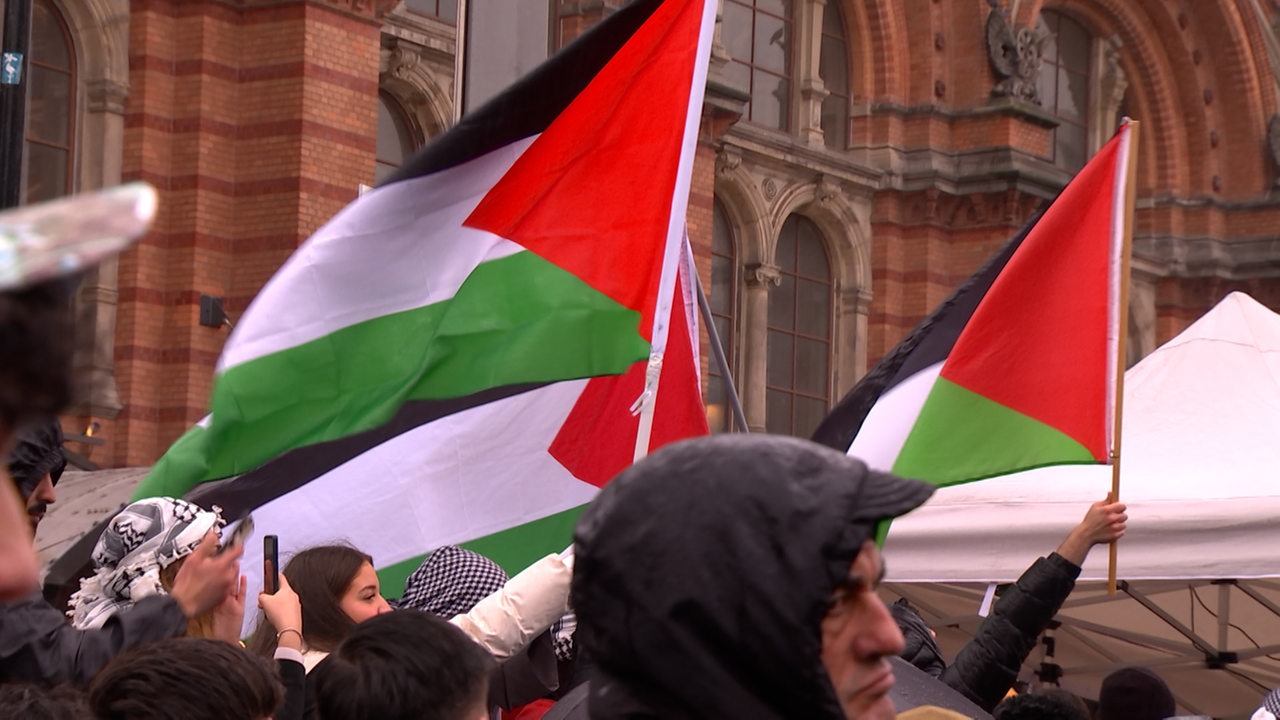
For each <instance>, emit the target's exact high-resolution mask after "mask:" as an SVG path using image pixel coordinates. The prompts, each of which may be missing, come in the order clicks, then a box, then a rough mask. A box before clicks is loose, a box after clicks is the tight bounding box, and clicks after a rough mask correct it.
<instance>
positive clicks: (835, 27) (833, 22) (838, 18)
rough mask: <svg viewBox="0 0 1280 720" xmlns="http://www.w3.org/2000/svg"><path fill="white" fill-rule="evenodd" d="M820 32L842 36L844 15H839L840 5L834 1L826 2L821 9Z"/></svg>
mask: <svg viewBox="0 0 1280 720" xmlns="http://www.w3.org/2000/svg"><path fill="white" fill-rule="evenodd" d="M822 32H823V34H826V35H834V36H836V37H838V38H843V37H844V17H843V16H842V15H841V11H840V6H839V5H837V4H835V3H827V6H826V8H824V9H823V11H822Z"/></svg>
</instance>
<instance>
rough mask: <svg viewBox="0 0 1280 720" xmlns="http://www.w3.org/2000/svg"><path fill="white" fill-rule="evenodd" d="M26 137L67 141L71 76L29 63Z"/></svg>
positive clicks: (64, 143)
mask: <svg viewBox="0 0 1280 720" xmlns="http://www.w3.org/2000/svg"><path fill="white" fill-rule="evenodd" d="M30 72H31V76H30V77H31V95H30V105H29V106H28V107H27V112H28V115H27V136H28V137H30V138H33V139H38V140H44V141H45V142H48V143H52V144H54V145H64V146H69V145H70V144H71V76H70V75H68V74H66V73H63V72H59V71H57V70H47V69H45V68H42V67H39V66H37V65H31V66H30Z"/></svg>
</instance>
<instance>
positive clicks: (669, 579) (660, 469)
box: [548, 435, 933, 720]
mask: <svg viewBox="0 0 1280 720" xmlns="http://www.w3.org/2000/svg"><path fill="white" fill-rule="evenodd" d="M932 493H933V487H932V486H931V485H927V484H925V483H922V482H918V481H915V480H904V479H900V478H897V477H894V476H892V475H888V474H885V473H879V472H873V471H869V470H868V469H867V468H866V466H865V465H864V464H862V463H861V462H860V461H858V460H855V459H852V458H849V457H847V456H846V455H844V454H842V453H839V452H836V451H834V450H831V449H829V448H826V447H823V446H820V445H817V444H815V443H811V442H808V441H805V440H798V439H795V438H784V437H776V436H767V435H719V436H714V437H705V438H698V439H695V440H688V441H684V442H680V443H676V444H673V445H669V446H667V447H665V448H663V449H661V450H659V451H657V452H655V453H654V454H653V455H650V456H649V457H647V458H645V459H643V460H641V461H640V462H638V463H636V464H635V465H633V466H632V467H630V468H629V469H627V470H626V471H624V472H623V473H621V474H620V475H619V476H618V477H617V478H616V479H614V480H613V481H612V482H610V483H609V484H608V485H606V486H605V488H604V490H603V491H601V493H600V495H599V496H598V497H597V498H596V500H595V501H594V502H593V503H592V504H591V505H590V506H589V507H588V508H587V510H586V511H585V512H584V513H583V516H582V518H581V520H580V521H579V523H578V527H577V530H576V532H575V533H574V541H575V552H576V555H577V565H576V567H575V569H574V578H573V589H572V604H573V607H574V608H575V610H576V611H577V613H578V621H579V625H578V634H579V638H580V639H581V641H582V647H583V651H584V652H585V653H587V654H588V656H589V657H590V660H591V661H592V662H593V663H594V666H593V670H592V673H591V678H590V691H589V697H588V699H587V706H588V711H587V714H589V716H590V718H591V720H615V719H618V718H628V719H631V720H638V719H641V718H664V719H666V720H692V719H693V718H700V719H706V720H716V719H719V718H723V719H724V720H730V719H732V720H745V719H747V718H750V719H751V720H771V719H775V718H805V719H806V720H827V719H830V720H840V719H844V718H848V719H858V718H865V719H867V720H873V719H874V720H879V719H880V718H891V717H893V713H894V709H893V703H892V699H891V698H890V697H889V696H888V692H889V690H890V688H891V686H892V684H893V674H892V670H891V667H890V664H889V662H888V658H889V657H891V656H892V655H895V654H897V653H898V652H899V651H900V650H901V647H902V637H901V634H900V633H899V632H898V630H897V627H896V625H895V624H894V623H893V621H892V618H891V617H890V616H889V612H888V610H887V608H886V607H885V606H884V603H883V602H881V600H880V598H879V596H878V595H876V593H875V588H876V586H877V585H878V583H879V581H880V577H881V576H882V574H883V566H882V565H881V564H880V557H879V551H878V549H877V548H876V546H875V543H874V542H873V541H872V539H871V538H872V537H873V535H874V531H875V527H876V525H877V523H878V522H880V521H882V520H885V519H888V518H892V517H896V516H898V515H901V514H903V513H905V512H907V511H909V510H911V509H913V508H915V507H917V506H919V505H920V504H921V503H923V502H924V501H925V499H926V498H928V497H929V496H930V495H931V494H932ZM552 712H555V710H554V709H553V711H552ZM551 716H552V713H548V717H551ZM579 716H581V715H579ZM570 717H572V715H570Z"/></svg>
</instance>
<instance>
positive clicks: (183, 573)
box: [169, 530, 244, 618]
mask: <svg viewBox="0 0 1280 720" xmlns="http://www.w3.org/2000/svg"><path fill="white" fill-rule="evenodd" d="M243 554H244V548H243V547H242V546H239V545H237V546H234V547H232V548H229V549H228V550H227V551H226V552H224V553H222V554H221V555H219V554H218V534H217V533H215V532H213V531H212V530H210V531H209V534H208V535H205V537H204V540H202V541H201V542H200V544H199V545H197V546H196V549H195V550H194V551H192V553H191V554H190V555H188V556H187V559H186V561H185V562H183V563H182V567H181V568H180V569H179V570H178V575H177V577H175V578H174V579H173V589H172V590H170V591H169V595H170V596H172V597H173V599H174V600H175V601H177V603H178V607H180V608H182V613H183V614H184V615H186V616H187V617H188V618H193V617H196V616H198V615H201V614H203V613H206V612H208V611H210V610H212V609H214V608H215V607H218V605H220V604H222V603H223V602H224V601H225V600H227V596H229V595H235V594H236V592H237V591H238V585H239V582H240V556H241V555H243ZM243 603H244V601H243V600H241V605H243Z"/></svg>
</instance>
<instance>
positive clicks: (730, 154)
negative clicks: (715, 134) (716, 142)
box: [716, 150, 742, 175]
mask: <svg viewBox="0 0 1280 720" xmlns="http://www.w3.org/2000/svg"><path fill="white" fill-rule="evenodd" d="M741 165H742V156H741V155H739V154H738V153H736V152H734V151H732V150H721V151H720V152H719V153H716V172H717V173H719V174H721V175H725V174H727V173H731V172H733V171H734V170H737V169H738V167H739V166H741Z"/></svg>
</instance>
